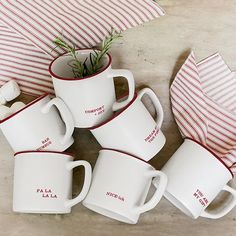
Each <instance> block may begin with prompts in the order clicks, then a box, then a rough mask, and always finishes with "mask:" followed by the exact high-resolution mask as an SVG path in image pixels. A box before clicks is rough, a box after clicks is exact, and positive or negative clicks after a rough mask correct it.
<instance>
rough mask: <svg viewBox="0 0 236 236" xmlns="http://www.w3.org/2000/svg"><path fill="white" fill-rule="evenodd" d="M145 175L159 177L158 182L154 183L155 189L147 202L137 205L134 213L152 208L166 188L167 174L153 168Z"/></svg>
mask: <svg viewBox="0 0 236 236" xmlns="http://www.w3.org/2000/svg"><path fill="white" fill-rule="evenodd" d="M147 176H148V177H149V178H155V177H159V184H157V185H156V184H155V185H154V186H155V187H156V191H155V193H154V194H153V196H152V198H151V199H150V200H149V201H148V202H146V203H144V205H142V206H138V207H136V208H135V209H134V211H135V213H137V214H141V213H144V212H146V211H149V210H151V209H153V208H154V207H155V206H156V205H157V204H158V202H159V201H160V200H161V198H162V196H163V194H164V192H165V189H166V185H167V176H166V174H164V173H163V172H162V171H159V170H153V171H150V172H148V175H147ZM153 181H154V180H153ZM155 181H156V178H155ZM152 183H153V182H152Z"/></svg>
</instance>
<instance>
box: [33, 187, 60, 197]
mask: <svg viewBox="0 0 236 236" xmlns="http://www.w3.org/2000/svg"><path fill="white" fill-rule="evenodd" d="M36 193H38V194H40V196H41V197H42V198H57V195H56V194H55V193H53V191H52V189H51V188H37V189H36Z"/></svg>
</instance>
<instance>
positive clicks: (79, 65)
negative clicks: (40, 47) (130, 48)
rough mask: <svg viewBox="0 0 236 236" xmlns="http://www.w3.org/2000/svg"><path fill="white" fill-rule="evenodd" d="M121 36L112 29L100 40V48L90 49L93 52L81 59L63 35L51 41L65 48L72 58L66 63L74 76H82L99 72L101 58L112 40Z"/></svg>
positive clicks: (108, 48)
mask: <svg viewBox="0 0 236 236" xmlns="http://www.w3.org/2000/svg"><path fill="white" fill-rule="evenodd" d="M121 37H122V36H121V33H117V32H116V31H115V30H112V31H111V33H110V34H109V35H108V36H107V37H105V38H104V40H103V41H102V44H101V48H99V49H92V50H93V52H91V53H90V54H89V57H87V58H86V59H85V60H83V61H81V60H80V59H79V58H78V55H77V50H76V48H75V45H72V44H71V43H67V42H66V41H65V40H64V39H63V37H57V38H56V39H55V40H54V41H53V42H54V44H56V47H55V48H57V47H59V48H62V49H64V50H66V52H67V53H68V54H69V55H70V56H71V57H72V60H71V61H70V62H69V64H68V65H69V66H70V67H71V69H72V72H73V74H74V78H84V77H86V76H90V75H93V74H96V73H97V72H99V70H100V69H101V68H102V66H103V65H102V59H103V58H104V56H105V55H106V54H107V53H108V51H109V50H110V48H111V46H112V44H113V42H114V41H116V40H117V39H119V38H121ZM71 45H72V46H71ZM87 62H88V63H87Z"/></svg>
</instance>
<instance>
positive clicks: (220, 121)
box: [170, 53, 236, 173]
mask: <svg viewBox="0 0 236 236" xmlns="http://www.w3.org/2000/svg"><path fill="white" fill-rule="evenodd" d="M189 70H191V73H190V71H189ZM193 81H194V82H193ZM196 85H198V86H196ZM234 86H236V78H235V73H234V72H232V71H231V70H230V68H229V67H228V66H227V64H226V63H225V61H224V60H223V58H222V57H221V56H220V54H219V53H216V54H214V55H212V56H210V57H208V58H206V59H204V60H203V61H201V62H199V63H196V61H195V58H194V56H193V53H191V54H190V55H189V57H188V58H187V60H186V61H185V63H184V65H183V66H182V68H181V69H180V70H179V72H178V74H177V75H176V78H175V80H174V82H173V83H172V85H171V88H170V95H171V103H172V109H173V113H174V116H175V120H176V122H177V124H178V127H179V129H180V131H181V134H182V136H183V137H189V138H192V139H194V140H196V141H198V142H200V143H201V144H203V145H204V146H205V147H207V148H208V149H209V150H211V151H212V152H213V153H215V155H217V156H218V157H219V158H221V160H222V161H223V162H224V163H225V164H226V165H227V166H228V167H229V168H230V169H231V170H232V172H233V173H236V114H235V108H234V103H235V97H236V94H235V91H234V90H235V87H234ZM231 88H232V89H231ZM180 89H182V90H180ZM181 91H182V94H181ZM177 92H179V94H177ZM180 95H181V96H180ZM194 108H195V111H194ZM200 117H201V119H200ZM180 121H181V122H180ZM203 127H204V129H203ZM203 131H204V132H203Z"/></svg>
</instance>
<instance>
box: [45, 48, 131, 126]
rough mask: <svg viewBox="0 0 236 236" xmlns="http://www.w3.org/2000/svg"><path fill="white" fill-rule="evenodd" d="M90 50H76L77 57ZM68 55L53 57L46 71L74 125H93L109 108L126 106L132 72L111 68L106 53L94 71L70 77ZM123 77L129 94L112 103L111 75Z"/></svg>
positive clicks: (108, 111) (102, 118) (108, 115)
mask: <svg viewBox="0 0 236 236" xmlns="http://www.w3.org/2000/svg"><path fill="white" fill-rule="evenodd" d="M90 53H93V50H91V49H83V50H77V55H78V58H80V60H81V61H84V60H85V58H86V57H89V54H90ZM70 61H71V56H70V55H68V54H63V55H61V56H59V57H57V58H56V59H54V60H53V61H52V62H51V64H50V66H49V73H50V74H51V76H52V81H53V85H54V89H55V93H56V95H57V96H58V97H60V98H62V99H63V100H64V101H65V103H66V104H67V105H68V107H69V108H70V110H71V112H72V114H73V117H74V121H75V126H76V127H79V128H86V127H91V126H94V125H97V124H99V123H101V122H103V121H104V120H106V119H108V118H109V117H110V116H111V115H112V114H113V110H117V109H120V108H122V107H124V106H126V105H127V104H128V103H129V102H130V101H131V100H132V98H133V96H134V90H135V84H134V78H133V74H132V73H131V72H130V71H128V70H124V69H120V70H114V69H111V56H110V55H109V54H107V55H106V56H105V59H104V67H103V68H102V69H101V70H100V71H99V72H98V73H96V74H94V75H92V76H87V77H84V78H74V76H73V72H72V69H71V67H70V66H69V65H68V63H69V62H70ZM119 76H122V77H125V78H126V80H127V82H128V86H129V96H128V98H127V100H126V101H123V102H120V103H118V102H116V94H115V86H114V80H113V77H119Z"/></svg>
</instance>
